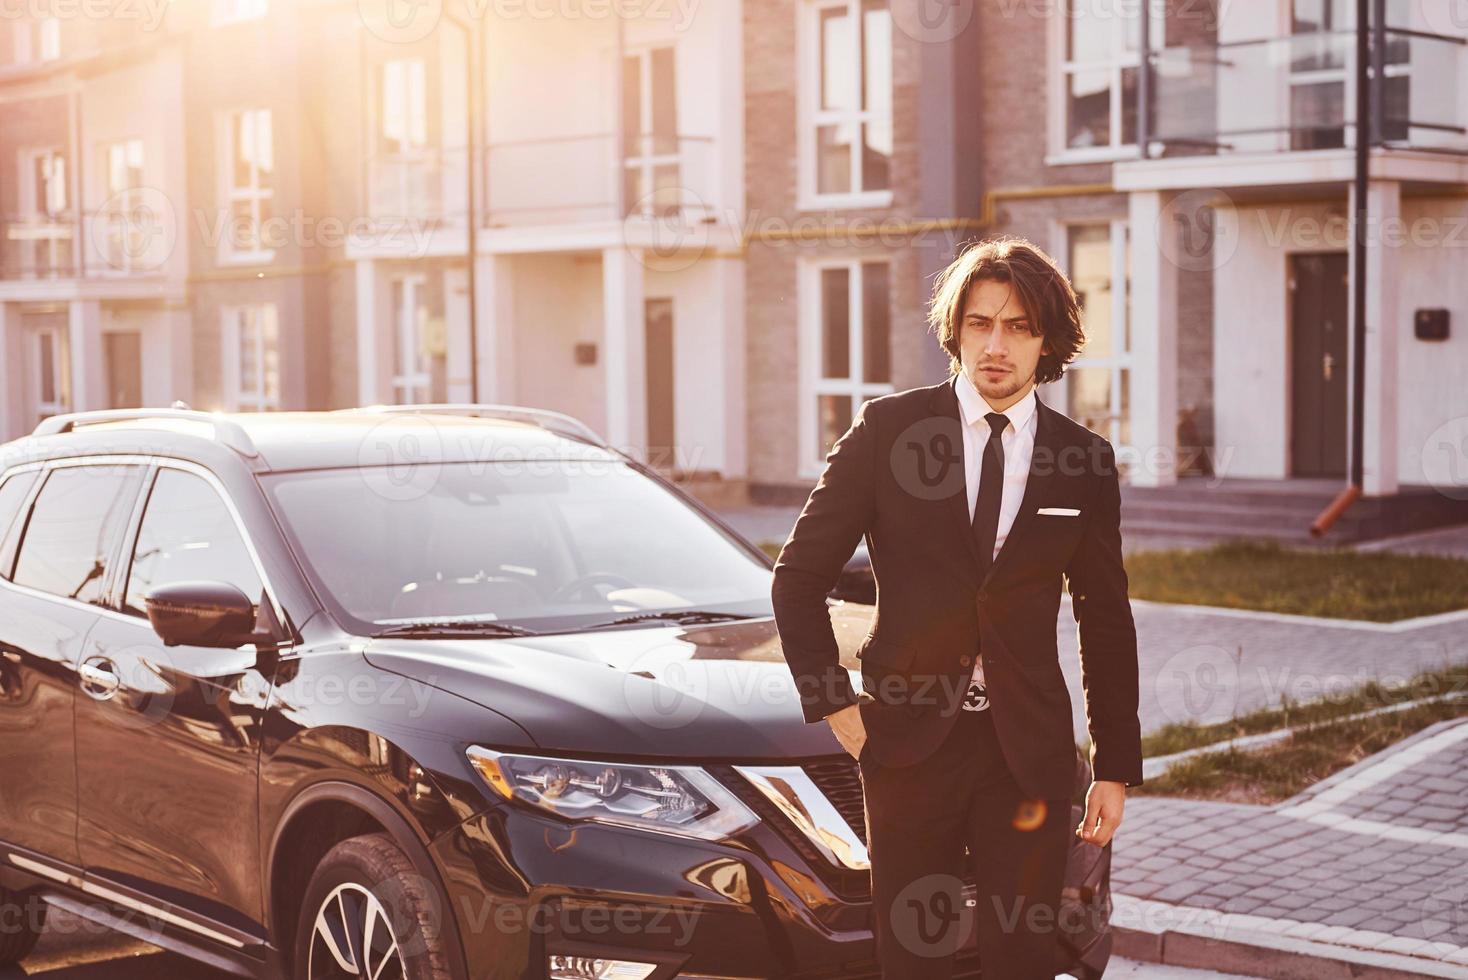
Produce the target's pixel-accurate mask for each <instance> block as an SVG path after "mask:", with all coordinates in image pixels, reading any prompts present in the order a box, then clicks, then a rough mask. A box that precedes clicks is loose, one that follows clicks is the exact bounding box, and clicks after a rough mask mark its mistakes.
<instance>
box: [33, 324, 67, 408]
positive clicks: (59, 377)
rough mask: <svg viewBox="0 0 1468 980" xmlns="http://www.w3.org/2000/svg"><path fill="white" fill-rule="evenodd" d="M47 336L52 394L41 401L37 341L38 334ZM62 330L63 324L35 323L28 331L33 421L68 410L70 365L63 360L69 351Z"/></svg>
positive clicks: (63, 330) (39, 339)
mask: <svg viewBox="0 0 1468 980" xmlns="http://www.w3.org/2000/svg"><path fill="white" fill-rule="evenodd" d="M43 337H45V338H50V341H51V382H52V391H54V392H55V394H56V399H55V400H54V401H42V400H41V390H42V380H43V379H42V377H41V343H42V338H43ZM66 341H67V337H66V330H65V328H63V327H36V328H35V329H34V330H33V331H32V332H31V357H30V367H31V382H32V384H33V385H34V388H33V389H32V390H33V391H34V392H35V402H34V404H33V405H32V408H33V409H34V412H33V414H34V415H35V416H36V421H38V422H39V421H40V420H41V419H43V418H49V417H50V416H52V415H64V414H66V413H67V412H69V411H71V385H70V383H69V382H70V378H71V371H70V367H71V365H70V364H68V363H67V360H68V359H69V351H68V350H67V344H66Z"/></svg>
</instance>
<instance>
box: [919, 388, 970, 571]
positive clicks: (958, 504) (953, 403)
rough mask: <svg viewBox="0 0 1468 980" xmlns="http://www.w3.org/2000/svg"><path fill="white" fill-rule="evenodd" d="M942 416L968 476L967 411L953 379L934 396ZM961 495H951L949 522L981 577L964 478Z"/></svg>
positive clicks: (961, 469)
mask: <svg viewBox="0 0 1468 980" xmlns="http://www.w3.org/2000/svg"><path fill="white" fill-rule="evenodd" d="M929 404H930V405H931V406H932V407H933V408H934V409H935V410H936V411H937V413H938V414H939V415H943V416H946V417H948V418H949V419H951V420H952V421H953V426H952V429H953V438H954V440H955V444H956V445H957V447H958V471H959V473H960V474H963V473H965V472H966V471H967V470H966V467H967V466H968V462H967V460H966V458H965V455H964V454H965V449H964V444H963V411H962V410H961V409H960V408H959V407H958V393H957V392H956V391H954V390H953V378H952V377H950V378H949V379H948V380H947V381H945V382H944V383H943V384H940V385H938V386H937V388H936V390H935V391H934V392H933V398H932V400H931V401H930V403H929ZM957 483H958V492H957V493H955V494H952V495H950V496H949V497H948V498H947V499H946V500H945V501H944V505H945V506H946V507H947V509H948V519H949V522H950V523H951V524H952V531H953V533H954V534H956V535H958V537H959V538H960V539H961V540H962V541H963V543H964V545H965V547H967V548H968V554H969V558H970V559H971V560H972V561H973V563H974V572H975V574H977V572H978V568H979V546H978V544H977V543H976V542H975V541H974V532H973V518H972V517H970V516H969V512H968V485H967V483H966V482H965V480H964V478H963V477H962V476H960V477H959V479H958V480H957Z"/></svg>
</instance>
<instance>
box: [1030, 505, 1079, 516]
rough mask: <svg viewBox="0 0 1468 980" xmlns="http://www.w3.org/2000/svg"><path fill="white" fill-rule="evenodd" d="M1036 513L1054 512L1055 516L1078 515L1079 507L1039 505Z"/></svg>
mask: <svg viewBox="0 0 1468 980" xmlns="http://www.w3.org/2000/svg"><path fill="white" fill-rule="evenodd" d="M1035 513H1036V514H1054V515H1055V516H1056V517H1079V516H1080V513H1081V510H1080V508H1079V507H1041V508H1040V509H1039V510H1037V511H1035Z"/></svg>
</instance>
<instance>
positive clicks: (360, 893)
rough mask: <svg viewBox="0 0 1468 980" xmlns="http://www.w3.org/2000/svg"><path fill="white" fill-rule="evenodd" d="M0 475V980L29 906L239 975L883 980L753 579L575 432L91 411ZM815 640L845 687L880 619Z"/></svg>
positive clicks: (861, 615)
mask: <svg viewBox="0 0 1468 980" xmlns="http://www.w3.org/2000/svg"><path fill="white" fill-rule="evenodd" d="M0 452H3V458H0V962H14V961H17V960H20V959H22V958H24V957H25V955H26V954H27V953H28V951H29V950H30V948H31V947H32V945H33V944H34V942H35V938H36V934H37V933H38V932H39V931H40V929H41V928H42V927H43V922H44V918H45V911H46V909H47V907H48V906H55V907H59V908H62V909H67V910H70V911H73V912H76V913H78V914H82V915H84V916H85V917H86V918H88V919H90V920H92V921H101V922H104V923H105V924H107V925H110V926H112V927H114V928H116V929H119V930H121V931H123V932H127V933H131V934H133V935H136V936H139V937H141V938H144V939H146V940H147V941H149V942H152V943H155V944H157V945H159V946H162V947H165V948H168V949H171V950H175V951H177V952H179V953H182V954H184V955H186V956H189V957H194V958H197V959H199V960H202V961H206V962H208V963H210V964H212V965H214V966H216V967H219V968H222V969H225V970H229V971H231V972H234V973H238V974H242V975H246V976H259V977H293V978H310V980H318V978H325V977H371V978H374V980H384V978H386V980H391V978H403V977H406V978H413V980H427V978H435V980H438V978H455V980H464V978H469V977H473V978H476V980H479V978H496V980H497V978H511V977H514V978H580V980H584V978H652V980H664V978H671V977H683V978H698V977H704V978H709V977H719V978H740V977H748V978H757V977H758V978H767V977H777V976H778V977H866V976H874V975H875V973H876V971H875V967H874V965H873V962H872V938H871V930H870V928H869V920H870V916H871V913H872V910H871V904H870V894H869V874H868V858H867V851H866V847H865V843H864V841H865V821H864V818H863V812H862V794H861V782H860V774H859V772H858V769H857V766H856V764H855V762H854V761H853V760H852V759H851V758H850V757H849V756H848V755H847V754H846V753H844V752H843V751H842V749H841V747H840V745H839V744H838V743H837V742H836V740H835V737H834V736H833V735H832V733H831V731H830V729H829V728H828V727H827V726H826V725H823V724H822V725H808V724H806V723H805V722H804V721H803V718H802V714H801V710H800V705H799V703H798V701H797V693H796V691H795V687H794V684H793V681H792V678H791V676H790V672H789V670H788V668H787V667H786V665H785V663H784V661H783V659H782V657H781V652H780V646H779V642H778V635H777V633H776V630H775V625H774V621H773V618H772V612H771V606H770V574H771V571H770V570H771V561H770V559H769V558H768V557H767V556H766V555H764V554H763V553H762V552H761V551H760V550H759V549H757V548H755V547H754V546H752V545H751V544H749V543H748V542H747V541H745V540H743V539H742V538H740V537H739V536H738V535H737V534H736V533H734V532H733V531H732V530H731V529H730V528H729V527H728V526H726V525H725V524H724V523H723V522H721V521H720V520H719V519H718V518H717V517H716V516H714V515H713V514H712V513H710V512H709V511H708V510H707V509H705V508H704V507H703V506H702V505H700V504H699V503H698V502H697V501H696V500H694V499H692V498H691V497H690V496H688V495H687V494H685V493H684V492H683V491H682V490H681V489H679V488H678V487H676V486H674V485H673V484H672V483H670V482H668V481H667V480H665V479H663V478H662V477H661V476H660V475H659V474H657V473H655V472H653V471H652V470H650V469H648V468H647V467H645V466H643V465H640V464H639V463H638V462H637V461H635V460H633V459H631V458H629V457H628V456H626V455H624V454H622V453H619V452H617V451H615V450H613V449H612V448H611V447H609V446H607V445H606V444H604V443H603V442H602V441H601V440H600V439H598V438H597V436H596V435H595V434H594V433H592V432H591V431H590V430H588V429H587V428H586V427H585V426H583V425H581V424H580V423H578V422H576V421H575V420H573V419H570V418H568V417H566V416H562V415H558V414H556V413H550V412H540V411H535V410H530V409H520V408H512V407H502V406H423V407H418V408H413V409H375V410H374V409H362V410H353V411H346V412H324V413H309V414H260V415H214V414H206V413H200V412H191V411H187V410H140V411H124V412H94V413H85V414H80V415H70V416H60V417H57V418H52V419H49V420H47V421H45V422H43V423H42V424H41V425H40V427H39V428H38V429H37V430H36V432H35V434H34V435H33V436H31V437H29V438H27V439H24V440H20V441H17V442H13V443H10V444H8V445H6V446H4V447H0ZM831 612H832V617H833V622H834V623H835V624H836V627H837V634H838V637H839V638H840V640H841V643H842V645H843V656H844V657H845V658H846V661H845V662H846V663H847V664H848V666H849V668H850V669H852V670H858V669H859V666H860V665H859V664H858V662H857V661H856V660H854V659H851V658H852V655H853V653H854V651H855V649H856V647H857V645H858V644H859V642H860V640H861V638H862V637H863V636H864V635H865V634H866V632H867V626H868V623H869V620H870V615H871V612H872V609H871V607H870V606H864V605H858V604H854V603H843V602H839V601H836V600H834V599H833V600H832V610H831ZM1076 779H1077V783H1076V785H1077V790H1078V792H1080V791H1083V790H1084V788H1085V786H1086V785H1087V784H1088V783H1089V780H1090V773H1089V771H1088V770H1087V768H1086V763H1085V760H1084V758H1083V757H1081V756H1080V755H1079V754H1078V756H1077V772H1076ZM1075 820H1076V822H1077V823H1079V820H1080V817H1079V813H1078V812H1077V814H1076V815H1075ZM1073 847H1074V850H1073V852H1072V856H1071V862H1070V868H1069V880H1068V882H1067V888H1066V901H1067V902H1068V903H1069V904H1070V905H1071V906H1073V907H1075V908H1078V909H1080V911H1081V913H1082V914H1081V915H1079V916H1077V917H1076V919H1075V921H1077V922H1084V923H1085V925H1084V927H1082V928H1076V929H1072V930H1070V931H1068V932H1066V933H1065V934H1064V939H1063V941H1062V953H1063V962H1058V963H1057V970H1065V971H1068V972H1071V973H1073V974H1075V975H1077V976H1096V975H1099V972H1100V971H1101V970H1102V969H1103V968H1104V966H1105V962H1106V959H1107V956H1108V954H1109V951H1110V932H1109V927H1108V924H1107V913H1108V912H1109V909H1110V896H1109V889H1108V885H1107V874H1108V870H1109V857H1110V849H1109V848H1105V849H1102V848H1097V847H1095V846H1093V845H1090V844H1086V843H1083V842H1080V841H1077V842H1076V843H1075V844H1074V845H1073ZM971 887H972V886H971V885H970V892H969V894H970V895H971V894H972V892H971ZM971 903H972V899H970V904H971ZM1063 911H1064V910H1063ZM969 936H970V940H971V938H972V933H971V931H970V932H969ZM974 955H975V954H974V950H973V948H972V942H971V941H970V943H969V944H968V946H967V947H966V948H965V949H963V950H962V951H961V953H960V959H959V964H960V970H959V974H960V975H962V976H975V975H978V970H979V966H978V964H977V963H976V962H975V959H974Z"/></svg>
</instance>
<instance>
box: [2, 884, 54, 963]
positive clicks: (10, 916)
mask: <svg viewBox="0 0 1468 980" xmlns="http://www.w3.org/2000/svg"><path fill="white" fill-rule="evenodd" d="M46 908H47V906H46V903H45V902H43V901H42V900H41V899H40V897H39V896H29V897H27V896H24V895H17V894H16V893H15V892H13V891H9V890H8V889H5V888H0V964H6V965H9V964H13V963H19V962H20V961H21V960H23V959H25V958H26V957H27V956H29V955H31V950H33V949H35V948H36V942H37V940H39V939H40V938H41V932H42V931H43V930H44V929H45V928H46Z"/></svg>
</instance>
